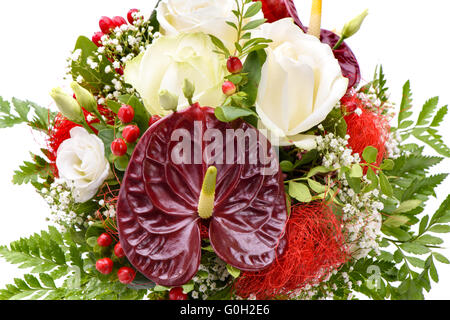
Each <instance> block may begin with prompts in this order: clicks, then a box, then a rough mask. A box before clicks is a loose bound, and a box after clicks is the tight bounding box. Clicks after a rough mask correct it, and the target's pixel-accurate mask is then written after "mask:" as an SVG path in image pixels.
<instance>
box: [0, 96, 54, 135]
mask: <svg viewBox="0 0 450 320" xmlns="http://www.w3.org/2000/svg"><path fill="white" fill-rule="evenodd" d="M11 102H12V103H10V102H8V101H5V100H3V98H2V97H0V129H1V128H10V127H13V126H15V125H17V124H21V123H26V124H28V125H29V126H30V127H31V128H33V129H34V130H38V131H43V132H45V133H47V132H48V128H49V126H50V123H51V121H52V120H53V119H54V118H55V116H56V113H55V112H52V111H50V110H49V109H47V108H43V107H40V106H39V105H37V104H36V103H34V102H31V101H23V100H19V99H16V98H12V101H11ZM31 111H32V112H31Z"/></svg>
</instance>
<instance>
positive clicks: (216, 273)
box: [190, 257, 230, 300]
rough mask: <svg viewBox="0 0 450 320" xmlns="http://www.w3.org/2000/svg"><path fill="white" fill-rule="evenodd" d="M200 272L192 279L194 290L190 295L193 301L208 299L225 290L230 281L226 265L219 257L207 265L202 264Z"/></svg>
mask: <svg viewBox="0 0 450 320" xmlns="http://www.w3.org/2000/svg"><path fill="white" fill-rule="evenodd" d="M198 270H199V272H198V273H197V275H196V276H195V277H194V278H192V281H193V282H194V290H192V291H191V292H190V294H191V296H192V298H193V299H203V300H205V299H207V298H208V297H210V296H211V295H213V294H214V293H216V292H218V291H220V290H221V289H223V288H224V287H225V286H226V285H227V284H228V280H229V279H230V274H229V273H228V270H227V267H226V263H225V262H223V261H222V260H220V259H219V258H217V257H214V258H211V259H210V260H209V261H208V263H207V264H200V266H199V269H198Z"/></svg>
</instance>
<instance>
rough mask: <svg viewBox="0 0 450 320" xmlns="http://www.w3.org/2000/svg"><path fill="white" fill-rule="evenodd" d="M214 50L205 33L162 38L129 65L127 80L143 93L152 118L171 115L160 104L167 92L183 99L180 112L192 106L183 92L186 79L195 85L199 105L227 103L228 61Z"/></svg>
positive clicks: (195, 98) (180, 103)
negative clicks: (225, 79)
mask: <svg viewBox="0 0 450 320" xmlns="http://www.w3.org/2000/svg"><path fill="white" fill-rule="evenodd" d="M214 50H215V46H214V44H213V43H212V42H211V39H210V37H209V36H207V35H206V34H204V33H185V34H179V35H176V36H163V37H160V38H158V39H157V40H155V41H154V42H153V43H152V44H151V45H150V47H149V48H148V49H147V50H146V51H145V52H144V53H142V54H141V55H140V56H138V57H136V58H135V59H133V60H131V61H129V62H128V63H127V64H126V67H125V73H124V75H125V81H126V82H127V83H129V84H131V85H132V86H133V87H134V88H135V89H136V90H137V92H139V94H140V95H141V97H142V99H143V101H144V104H145V107H146V108H147V110H148V111H149V112H150V113H151V114H152V115H167V114H169V113H170V112H171V111H167V110H164V108H162V107H161V105H160V93H164V92H170V93H171V94H175V95H177V96H179V104H178V110H182V109H185V108H186V107H188V105H189V104H188V101H187V100H186V99H185V98H184V95H183V91H182V88H183V83H184V80H185V79H188V80H190V81H191V82H193V83H194V84H195V95H194V98H193V100H194V101H195V102H199V103H200V104H201V105H202V106H210V107H216V106H218V105H220V104H221V103H222V101H223V100H224V95H223V93H222V82H223V79H224V77H225V75H226V74H227V70H226V61H225V58H224V57H223V56H220V55H218V54H216V53H214Z"/></svg>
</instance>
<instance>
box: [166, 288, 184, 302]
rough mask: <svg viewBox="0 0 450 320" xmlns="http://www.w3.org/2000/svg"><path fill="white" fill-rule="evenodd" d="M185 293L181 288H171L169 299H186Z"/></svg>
mask: <svg viewBox="0 0 450 320" xmlns="http://www.w3.org/2000/svg"><path fill="white" fill-rule="evenodd" d="M187 299H188V296H187V294H185V293H183V288H181V287H178V288H172V289H171V290H170V292H169V300H187Z"/></svg>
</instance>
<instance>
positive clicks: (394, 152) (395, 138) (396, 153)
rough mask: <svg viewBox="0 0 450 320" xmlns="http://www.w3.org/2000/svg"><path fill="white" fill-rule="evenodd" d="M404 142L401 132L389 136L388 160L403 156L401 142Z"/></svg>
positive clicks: (387, 145)
mask: <svg viewBox="0 0 450 320" xmlns="http://www.w3.org/2000/svg"><path fill="white" fill-rule="evenodd" d="M401 141H402V139H401V137H400V133H399V132H391V133H390V134H389V139H388V140H387V141H386V153H387V156H388V158H391V159H397V158H398V157H400V155H401V150H400V148H399V145H400V142H401Z"/></svg>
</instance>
